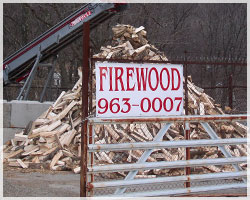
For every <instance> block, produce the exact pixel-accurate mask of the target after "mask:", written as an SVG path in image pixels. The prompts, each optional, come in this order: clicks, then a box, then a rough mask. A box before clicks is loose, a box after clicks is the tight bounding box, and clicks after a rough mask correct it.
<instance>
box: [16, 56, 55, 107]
mask: <svg viewBox="0 0 250 200" xmlns="http://www.w3.org/2000/svg"><path fill="white" fill-rule="evenodd" d="M41 57H42V54H41V53H40V52H39V53H38V54H37V58H36V61H35V63H34V65H33V67H32V70H31V72H30V74H29V76H28V77H27V79H26V81H25V83H24V85H23V87H22V88H21V91H20V93H19V95H18V97H17V100H27V97H28V95H29V92H30V88H31V85H32V82H33V80H34V78H35V75H36V73H37V69H38V67H48V68H49V74H48V76H47V79H46V81H45V84H44V87H43V90H42V93H41V95H40V102H43V98H44V95H45V92H46V89H47V87H48V85H50V88H51V82H52V77H53V74H54V70H55V63H56V59H57V56H54V59H53V62H52V64H51V63H39V62H40V60H41Z"/></svg>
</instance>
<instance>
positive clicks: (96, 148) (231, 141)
mask: <svg viewBox="0 0 250 200" xmlns="http://www.w3.org/2000/svg"><path fill="white" fill-rule="evenodd" d="M246 120H247V115H219V116H212V115H202V116H200V115H198V116H191V115H190V116H169V117H158V118H152V117H147V118H142V117H137V118H136V117H135V118H118V119H115V118H108V119H100V118H89V119H88V126H89V127H91V128H88V130H90V129H91V138H92V141H91V142H90V139H89V143H88V156H89V157H88V158H89V159H90V160H91V161H89V165H88V166H87V171H88V172H87V174H88V176H89V177H92V178H89V179H88V180H86V181H87V182H88V184H87V189H88V190H89V191H91V193H89V194H91V196H93V190H94V189H96V188H107V187H111V188H116V190H115V192H114V194H113V195H111V196H133V197H135V196H162V195H164V196H172V195H179V196H182V195H189V194H193V193H195V194H197V193H204V192H207V191H219V190H222V189H233V188H246V187H247V184H246V171H242V168H241V167H240V166H238V164H239V163H246V162H247V157H232V155H231V154H230V153H229V152H227V150H226V149H225V148H224V145H237V144H246V143H247V138H228V139H220V138H219V137H218V136H217V134H216V133H215V132H214V130H213V129H212V128H211V127H210V126H209V124H208V122H214V121H216V122H221V121H246ZM152 122H158V123H159V122H161V123H166V125H165V126H164V127H162V129H161V130H160V131H159V132H158V133H157V135H156V137H155V138H154V140H153V141H151V142H143V143H141V142H136V143H119V144H93V137H94V132H93V131H94V129H93V127H94V126H95V125H97V124H119V123H136V124H138V123H152ZM174 122H183V123H184V124H185V123H186V127H187V128H188V126H189V125H188V124H189V123H191V122H196V123H197V122H198V123H201V125H202V126H203V127H204V129H205V130H206V131H207V133H208V135H209V136H210V137H211V139H210V140H182V141H164V142H163V141H162V138H163V136H164V135H165V133H166V132H167V130H168V128H169V127H170V126H171V124H172V123H174ZM89 134H90V133H89ZM200 146H218V147H219V149H220V150H221V151H222V153H223V154H224V156H225V158H215V159H195V160H194V159H191V160H188V159H186V160H178V161H161V162H146V160H147V158H148V157H149V156H150V155H151V153H152V152H153V149H160V148H181V147H185V148H187V147H200ZM136 149H142V150H145V152H144V153H143V154H142V156H141V157H140V159H139V160H138V161H137V162H136V163H133V164H109V165H101V166H95V165H94V160H93V159H94V158H93V153H94V152H102V151H122V150H124V151H128V150H136ZM91 155H92V156H91ZM226 164H232V165H233V166H234V168H235V170H236V172H222V173H209V174H201V175H200V174H192V175H189V174H187V175H183V176H174V177H160V178H159V177H158V178H150V179H149V178H147V179H134V178H135V175H136V174H137V172H138V170H142V169H143V170H147V169H161V168H186V167H194V166H206V165H226ZM118 171H129V173H128V175H127V176H126V177H125V178H124V180H112V181H102V182H94V178H93V175H94V174H95V173H109V172H118ZM234 178H240V179H242V180H243V182H241V183H233V184H225V185H211V186H200V187H188V188H185V189H171V190H156V191H146V192H145V191H143V192H133V193H125V191H126V188H127V187H128V186H133V185H137V186H138V185H144V184H157V183H169V182H184V183H185V185H186V184H187V183H190V182H191V181H201V180H202V181H204V180H218V179H234Z"/></svg>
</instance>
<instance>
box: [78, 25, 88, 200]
mask: <svg viewBox="0 0 250 200" xmlns="http://www.w3.org/2000/svg"><path fill="white" fill-rule="evenodd" d="M89 33H90V30H89V22H85V23H84V25H83V62H82V63H83V66H82V128H81V173H80V197H86V196H87V192H88V191H87V162H88V161H87V144H88V142H87V140H88V137H87V123H88V122H87V120H86V118H87V117H88V83H89Z"/></svg>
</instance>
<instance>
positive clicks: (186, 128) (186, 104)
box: [184, 51, 191, 187]
mask: <svg viewBox="0 0 250 200" xmlns="http://www.w3.org/2000/svg"><path fill="white" fill-rule="evenodd" d="M184 53H185V61H184V70H185V72H184V77H185V85H184V89H185V115H188V87H187V82H188V72H187V51H185V52H184ZM184 127H185V139H186V140H189V139H190V128H189V124H188V123H185V125H184ZM186 160H190V147H186ZM185 172H186V175H187V176H188V175H190V173H191V170H190V167H186V168H185ZM185 187H190V182H189V181H187V182H185Z"/></svg>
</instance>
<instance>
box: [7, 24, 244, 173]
mask: <svg viewBox="0 0 250 200" xmlns="http://www.w3.org/2000/svg"><path fill="white" fill-rule="evenodd" d="M112 30H113V32H114V37H113V46H107V47H101V52H100V53H98V54H96V55H94V57H97V58H106V59H110V58H117V59H131V60H137V59H143V60H165V61H166V60H167V58H166V57H165V56H164V54H163V53H161V52H160V51H159V50H158V49H157V48H156V47H154V46H153V45H150V44H148V41H147V39H146V31H145V30H144V27H139V28H134V27H133V26H130V25H117V26H115V27H114V28H113V29H112ZM78 73H79V77H80V78H79V80H78V81H77V83H76V84H75V86H74V87H73V88H72V90H70V91H68V92H62V93H61V95H60V96H59V97H58V99H57V100H56V101H55V102H54V104H53V105H52V106H50V108H49V109H48V110H47V111H46V112H44V113H43V114H42V115H41V116H40V117H39V118H37V119H36V120H35V121H34V122H31V123H30V124H29V125H28V126H27V128H26V129H25V130H23V131H22V132H21V133H18V134H16V135H15V137H14V138H13V139H11V140H10V141H8V142H7V143H6V144H5V145H4V162H6V163H7V164H8V165H9V166H14V167H22V168H39V169H40V168H46V169H51V170H72V171H74V172H75V173H79V172H80V167H79V165H80V155H81V148H80V141H81V140H80V139H81V135H80V133H81V121H82V119H81V89H82V85H81V83H82V73H81V70H80V69H79V70H78ZM94 102H95V100H93V110H94V109H95V105H94ZM188 106H189V108H188V109H189V113H190V114H195V115H205V114H209V115H220V114H225V113H224V111H223V110H222V108H221V106H220V105H219V104H216V103H215V101H214V99H213V98H211V97H210V96H208V95H207V94H206V93H204V90H203V89H201V88H199V87H197V86H195V85H194V84H193V83H192V79H191V77H189V78H188ZM228 110H230V108H227V112H228ZM162 126H163V124H161V123H148V124H117V125H115V124H113V125H95V127H94V130H95V143H96V144H105V143H125V142H145V141H152V140H153V138H154V137H155V136H156V134H157V133H158V131H159V130H160V129H161V127H162ZM211 126H212V127H213V129H214V130H215V131H216V132H217V133H218V134H219V137H221V138H236V137H246V134H247V127H246V126H244V125H242V124H240V123H238V122H232V123H229V122H228V123H225V122H223V123H219V124H218V123H211ZM190 129H191V139H209V136H208V134H207V133H206V132H205V130H204V129H203V127H202V126H201V125H200V124H198V123H193V124H191V125H190ZM163 140H164V141H168V140H169V141H173V140H184V127H183V124H181V123H174V124H172V126H171V127H170V129H169V130H168V131H167V133H166V134H165V136H164V138H163ZM226 148H227V150H228V151H229V152H230V153H231V154H232V156H246V155H247V146H246V145H234V146H226ZM142 154H143V151H142V150H133V151H132V150H131V151H128V152H124V151H122V152H96V153H95V154H94V155H95V163H96V164H116V163H131V162H136V161H137V160H138V159H139V158H140V156H141V155H142ZM217 157H223V155H222V153H221V152H220V150H219V149H218V148H217V147H200V148H195V149H191V158H192V159H197V158H200V159H201V158H202V159H205V158H217ZM181 159H185V149H184V148H178V149H176V148H175V149H167V148H166V149H155V150H154V151H153V153H152V154H151V155H150V157H149V158H148V160H147V161H148V162H155V161H174V160H181ZM241 166H242V167H243V168H245V167H246V164H242V165H241ZM194 170H195V171H197V172H202V173H205V172H211V171H212V172H221V171H231V170H233V168H232V167H231V166H224V167H223V166H221V167H218V166H206V167H199V168H198V167H197V168H194ZM163 174H164V175H180V174H184V170H183V169H161V170H148V171H142V172H139V174H138V177H142V176H147V177H151V176H152V177H154V176H157V175H163ZM118 175H125V174H123V173H119V174H118Z"/></svg>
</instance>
